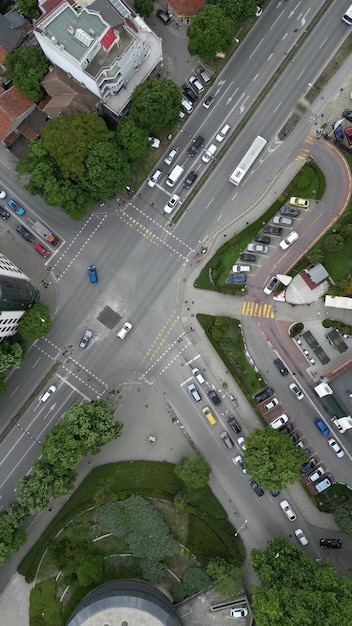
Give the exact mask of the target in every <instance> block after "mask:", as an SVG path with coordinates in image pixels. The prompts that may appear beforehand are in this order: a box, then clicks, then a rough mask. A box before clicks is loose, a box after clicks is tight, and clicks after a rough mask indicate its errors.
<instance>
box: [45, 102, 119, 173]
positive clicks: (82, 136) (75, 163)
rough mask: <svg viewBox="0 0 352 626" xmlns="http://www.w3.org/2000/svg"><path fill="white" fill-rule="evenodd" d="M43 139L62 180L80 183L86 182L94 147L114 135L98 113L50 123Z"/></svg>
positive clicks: (76, 115)
mask: <svg viewBox="0 0 352 626" xmlns="http://www.w3.org/2000/svg"><path fill="white" fill-rule="evenodd" d="M41 138H42V143H43V146H44V148H45V150H47V152H48V153H49V155H50V156H51V157H52V158H53V159H54V161H55V162H56V163H57V165H58V166H59V168H60V172H61V174H62V176H63V178H69V179H70V180H71V181H76V182H78V181H82V180H83V179H84V178H85V175H86V165H85V163H86V159H87V157H88V154H89V151H90V149H91V147H92V144H93V143H94V142H97V141H109V139H112V138H113V133H112V132H111V131H109V130H108V129H107V127H106V124H105V122H104V120H103V119H102V118H100V117H98V116H97V115H95V113H72V114H71V115H68V116H67V117H58V118H55V119H52V120H49V121H48V122H47V124H46V125H45V127H44V128H43V130H42V134H41ZM68 138H69V140H68Z"/></svg>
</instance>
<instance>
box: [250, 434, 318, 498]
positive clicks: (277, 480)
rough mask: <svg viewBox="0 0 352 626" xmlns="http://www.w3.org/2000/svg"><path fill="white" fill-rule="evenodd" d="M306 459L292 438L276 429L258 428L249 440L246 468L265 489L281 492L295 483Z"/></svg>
mask: <svg viewBox="0 0 352 626" xmlns="http://www.w3.org/2000/svg"><path fill="white" fill-rule="evenodd" d="M306 458H307V457H306V455H305V453H304V452H303V451H302V450H301V449H299V448H295V447H294V446H293V444H292V441H291V439H290V437H288V436H287V435H283V434H282V433H280V432H278V431H277V430H274V429H273V428H266V429H265V430H259V429H256V430H254V431H253V432H252V433H250V434H249V435H248V436H247V437H246V451H245V459H246V464H247V469H248V472H249V473H250V474H251V476H253V478H255V480H256V481H257V482H258V483H259V484H260V485H261V486H262V487H263V489H270V491H280V489H284V488H285V487H287V485H289V484H290V483H295V482H296V481H297V479H298V471H299V469H300V467H301V466H302V465H303V463H304V462H305V460H306Z"/></svg>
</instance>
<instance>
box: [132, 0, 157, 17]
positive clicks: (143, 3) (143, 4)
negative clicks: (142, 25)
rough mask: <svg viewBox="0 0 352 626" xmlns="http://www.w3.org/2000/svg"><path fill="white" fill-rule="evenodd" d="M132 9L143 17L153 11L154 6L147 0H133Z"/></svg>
mask: <svg viewBox="0 0 352 626" xmlns="http://www.w3.org/2000/svg"><path fill="white" fill-rule="evenodd" d="M133 6H134V10H135V11H136V13H139V15H140V16H141V17H143V18H145V17H150V16H151V14H152V13H153V11H154V6H153V4H152V3H151V2H149V0H134V3H133Z"/></svg>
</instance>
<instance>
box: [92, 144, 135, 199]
mask: <svg viewBox="0 0 352 626" xmlns="http://www.w3.org/2000/svg"><path fill="white" fill-rule="evenodd" d="M129 177H130V165H129V163H128V160H127V156H126V155H125V154H124V153H123V152H122V151H121V150H118V147H117V146H116V143H115V142H114V143H112V142H107V141H99V142H95V143H93V145H92V147H91V149H90V151H89V154H88V157H87V159H86V176H85V179H84V184H85V186H86V187H87V189H89V190H94V191H93V193H94V195H95V197H98V198H113V197H114V196H115V195H116V194H117V193H119V192H120V191H122V189H124V187H125V186H126V185H127V183H128V179H129Z"/></svg>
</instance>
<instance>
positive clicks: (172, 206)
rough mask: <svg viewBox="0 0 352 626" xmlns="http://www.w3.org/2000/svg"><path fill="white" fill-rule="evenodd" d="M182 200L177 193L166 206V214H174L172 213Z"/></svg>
mask: <svg viewBox="0 0 352 626" xmlns="http://www.w3.org/2000/svg"><path fill="white" fill-rule="evenodd" d="M180 199H181V198H180V196H178V195H177V193H174V195H173V196H172V197H171V198H170V200H169V202H168V203H167V204H165V206H164V213H167V214H168V215H169V214H170V213H172V211H173V210H174V209H175V208H176V207H177V205H178V203H179V202H180Z"/></svg>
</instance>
